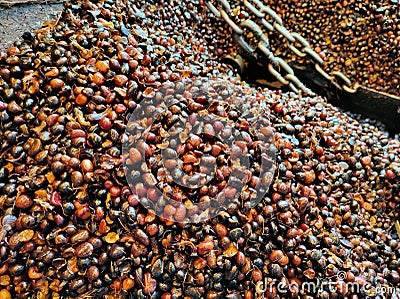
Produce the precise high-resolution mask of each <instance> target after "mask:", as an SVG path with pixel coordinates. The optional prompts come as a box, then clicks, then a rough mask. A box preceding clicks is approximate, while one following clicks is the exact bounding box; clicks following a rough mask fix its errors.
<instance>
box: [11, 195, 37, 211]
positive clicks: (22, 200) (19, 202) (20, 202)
mask: <svg viewBox="0 0 400 299" xmlns="http://www.w3.org/2000/svg"><path fill="white" fill-rule="evenodd" d="M32 205H33V200H32V198H31V197H30V196H28V195H26V194H21V195H20V196H18V197H17V199H16V200H15V206H16V207H17V208H18V209H27V208H29V207H31V206H32Z"/></svg>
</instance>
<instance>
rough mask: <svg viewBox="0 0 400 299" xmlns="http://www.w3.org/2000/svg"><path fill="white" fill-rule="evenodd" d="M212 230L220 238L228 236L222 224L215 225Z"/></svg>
mask: <svg viewBox="0 0 400 299" xmlns="http://www.w3.org/2000/svg"><path fill="white" fill-rule="evenodd" d="M214 230H215V233H216V234H217V235H218V237H220V238H222V237H225V236H226V235H227V234H228V230H227V229H226V227H225V225H223V224H222V223H217V224H216V225H215V226H214Z"/></svg>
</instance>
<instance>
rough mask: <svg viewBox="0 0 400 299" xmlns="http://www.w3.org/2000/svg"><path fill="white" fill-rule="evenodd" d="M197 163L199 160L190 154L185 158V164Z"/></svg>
mask: <svg viewBox="0 0 400 299" xmlns="http://www.w3.org/2000/svg"><path fill="white" fill-rule="evenodd" d="M197 161H198V159H197V158H196V156H195V155H193V154H189V153H188V154H186V155H184V156H183V162H184V163H196V162H197Z"/></svg>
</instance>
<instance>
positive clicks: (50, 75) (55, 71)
mask: <svg viewBox="0 0 400 299" xmlns="http://www.w3.org/2000/svg"><path fill="white" fill-rule="evenodd" d="M59 74H60V72H59V71H58V68H56V67H55V68H52V69H51V70H50V71H48V72H47V73H46V74H45V76H46V77H47V78H54V77H57V76H58V75H59Z"/></svg>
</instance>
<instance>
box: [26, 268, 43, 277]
mask: <svg viewBox="0 0 400 299" xmlns="http://www.w3.org/2000/svg"><path fill="white" fill-rule="evenodd" d="M28 277H29V278H30V279H40V278H42V277H43V273H40V272H39V270H38V268H37V267H36V266H33V267H30V268H29V269H28Z"/></svg>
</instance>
